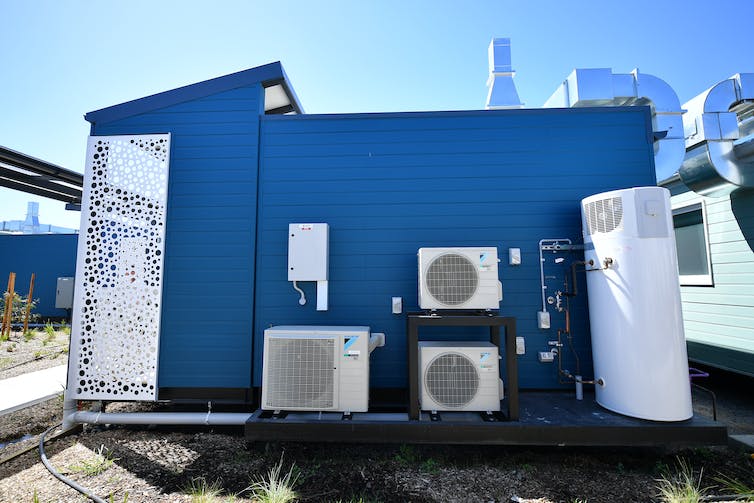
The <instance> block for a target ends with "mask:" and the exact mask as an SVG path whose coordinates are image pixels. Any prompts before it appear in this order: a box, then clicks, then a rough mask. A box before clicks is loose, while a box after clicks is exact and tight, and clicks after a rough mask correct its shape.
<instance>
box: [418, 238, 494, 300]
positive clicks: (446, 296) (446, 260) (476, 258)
mask: <svg viewBox="0 0 754 503" xmlns="http://www.w3.org/2000/svg"><path fill="white" fill-rule="evenodd" d="M497 263H498V258H497V248H494V247H489V248H420V249H419V307H420V308H421V309H499V308H500V301H501V300H502V299H503V287H502V285H501V284H500V280H499V279H498V275H497Z"/></svg>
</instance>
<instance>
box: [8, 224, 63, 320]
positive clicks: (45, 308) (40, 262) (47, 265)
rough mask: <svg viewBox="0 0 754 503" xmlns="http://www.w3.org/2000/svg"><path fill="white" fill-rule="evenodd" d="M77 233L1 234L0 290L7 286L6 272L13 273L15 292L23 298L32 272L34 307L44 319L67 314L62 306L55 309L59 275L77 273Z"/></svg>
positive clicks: (27, 291) (61, 276) (26, 292)
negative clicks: (14, 274) (33, 276)
mask: <svg viewBox="0 0 754 503" xmlns="http://www.w3.org/2000/svg"><path fill="white" fill-rule="evenodd" d="M77 243H78V234H34V235H0V290H2V291H3V292H4V291H5V288H6V287H7V282H8V273H9V272H15V273H16V287H15V290H16V292H17V293H18V294H19V295H21V296H23V297H25V296H26V295H28V293H29V280H30V279H31V274H32V273H34V274H35V275H36V276H35V278H34V294H33V297H34V298H35V299H39V303H38V304H37V307H36V309H35V312H36V313H38V314H39V315H40V316H41V318H42V321H43V322H44V320H45V318H47V317H49V318H53V317H54V318H62V317H65V316H67V313H66V311H65V310H64V309H55V292H56V290H57V281H58V278H63V277H74V276H75V275H76V246H77Z"/></svg>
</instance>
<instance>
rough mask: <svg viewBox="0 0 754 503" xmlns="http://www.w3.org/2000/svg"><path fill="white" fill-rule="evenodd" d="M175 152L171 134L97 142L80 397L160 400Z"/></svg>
mask: <svg viewBox="0 0 754 503" xmlns="http://www.w3.org/2000/svg"><path fill="white" fill-rule="evenodd" d="M169 152H170V136H169V135H151V136H100V137H98V136H94V137H90V139H89V149H88V158H87V169H86V173H85V177H84V184H85V186H84V198H83V201H82V219H81V229H80V236H79V241H80V243H79V250H78V271H77V283H76V294H75V297H76V299H75V304H74V316H73V332H72V335H71V337H72V340H71V363H70V364H69V365H71V366H73V365H76V368H75V369H71V374H70V376H69V394H71V392H72V396H73V397H74V398H81V399H98V400H101V399H110V400H155V399H156V397H157V356H158V344H159V329H160V310H161V302H162V276H163V274H162V272H163V254H164V253H163V252H164V236H165V217H166V202H167V181H168V161H169ZM74 351H75V352H74ZM74 370H75V375H74V372H73V371H74Z"/></svg>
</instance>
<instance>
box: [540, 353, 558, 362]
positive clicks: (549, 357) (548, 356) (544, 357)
mask: <svg viewBox="0 0 754 503" xmlns="http://www.w3.org/2000/svg"><path fill="white" fill-rule="evenodd" d="M537 357H538V358H539V361H540V363H552V362H553V361H555V354H554V353H553V352H552V351H540V352H539V354H538V355H537Z"/></svg>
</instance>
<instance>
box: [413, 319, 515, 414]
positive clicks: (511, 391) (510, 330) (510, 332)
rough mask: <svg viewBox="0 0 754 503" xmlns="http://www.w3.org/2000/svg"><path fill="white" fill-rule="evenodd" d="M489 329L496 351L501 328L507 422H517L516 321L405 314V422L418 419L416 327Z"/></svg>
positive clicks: (417, 346) (417, 339) (417, 347)
mask: <svg viewBox="0 0 754 503" xmlns="http://www.w3.org/2000/svg"><path fill="white" fill-rule="evenodd" d="M427 326H432V327H489V328H490V342H492V344H495V345H496V346H497V347H498V348H499V349H503V348H502V347H501V346H500V327H505V348H504V349H505V368H506V371H507V382H506V383H505V384H506V385H507V388H508V395H507V398H506V399H507V402H508V419H509V420H511V421H518V419H519V411H518V360H517V359H516V318H511V317H501V316H495V315H457V314H452V315H443V314H426V313H408V315H407V316H406V344H407V355H408V418H409V420H418V419H419V327H427Z"/></svg>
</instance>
